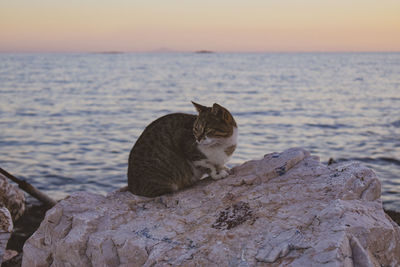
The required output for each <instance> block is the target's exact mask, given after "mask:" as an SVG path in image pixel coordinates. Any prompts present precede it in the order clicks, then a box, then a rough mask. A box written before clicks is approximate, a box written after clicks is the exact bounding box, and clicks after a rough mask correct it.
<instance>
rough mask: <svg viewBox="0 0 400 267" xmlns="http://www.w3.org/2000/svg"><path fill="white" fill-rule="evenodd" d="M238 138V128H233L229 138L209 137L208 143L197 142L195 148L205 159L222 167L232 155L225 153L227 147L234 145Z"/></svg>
mask: <svg viewBox="0 0 400 267" xmlns="http://www.w3.org/2000/svg"><path fill="white" fill-rule="evenodd" d="M237 138H238V129H237V128H234V129H233V134H232V136H230V137H229V138H219V139H214V140H213V139H210V141H211V142H209V144H202V143H200V144H198V146H197V148H198V149H199V150H200V151H201V152H202V153H203V154H204V155H205V156H206V157H207V161H208V162H209V163H211V164H214V165H216V166H221V167H223V166H224V165H225V163H227V162H228V161H229V160H230V159H231V156H232V153H227V152H226V151H227V149H229V148H232V146H236V144H237Z"/></svg>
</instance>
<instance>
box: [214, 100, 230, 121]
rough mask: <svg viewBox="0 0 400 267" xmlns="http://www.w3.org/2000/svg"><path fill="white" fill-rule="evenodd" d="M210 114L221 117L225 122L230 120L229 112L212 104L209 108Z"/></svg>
mask: <svg viewBox="0 0 400 267" xmlns="http://www.w3.org/2000/svg"><path fill="white" fill-rule="evenodd" d="M211 112H212V113H214V114H215V115H217V116H220V117H222V118H223V119H224V120H226V121H229V119H230V116H229V112H228V111H227V110H226V109H225V108H224V107H223V106H221V105H219V104H217V103H214V105H213V106H212V108H211Z"/></svg>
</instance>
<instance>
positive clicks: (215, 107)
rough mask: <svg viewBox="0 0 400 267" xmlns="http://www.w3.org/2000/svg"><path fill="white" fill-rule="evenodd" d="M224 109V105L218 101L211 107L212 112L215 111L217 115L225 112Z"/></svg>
mask: <svg viewBox="0 0 400 267" xmlns="http://www.w3.org/2000/svg"><path fill="white" fill-rule="evenodd" d="M224 111H225V109H224V108H223V107H222V106H220V105H218V104H217V103H214V105H213V106H212V108H211V112H212V113H214V114H215V115H218V114H224Z"/></svg>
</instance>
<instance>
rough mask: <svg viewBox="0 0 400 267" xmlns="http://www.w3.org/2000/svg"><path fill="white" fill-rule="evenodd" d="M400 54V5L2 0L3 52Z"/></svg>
mask: <svg viewBox="0 0 400 267" xmlns="http://www.w3.org/2000/svg"><path fill="white" fill-rule="evenodd" d="M159 49H169V50H172V51H194V50H200V49H207V50H213V51H219V52H291V51H294V52H297V51H304V52H309V51H318V52H321V51H400V0H335V1H331V0H318V1H317V0H303V1H301V0H241V1H238V0H229V1H228V0H212V1H211V0H202V1H198V0H197V1H194V0H142V1H139V0H113V1H112V0H109V1H105V0H70V1H61V0H0V52H96V51H97V52H99V51H124V52H145V51H157V50H159Z"/></svg>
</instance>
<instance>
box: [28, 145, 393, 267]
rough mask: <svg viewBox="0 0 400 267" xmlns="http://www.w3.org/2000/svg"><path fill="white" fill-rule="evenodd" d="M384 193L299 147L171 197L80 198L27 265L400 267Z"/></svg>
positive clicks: (351, 170) (373, 182) (58, 213)
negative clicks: (383, 201)
mask: <svg viewBox="0 0 400 267" xmlns="http://www.w3.org/2000/svg"><path fill="white" fill-rule="evenodd" d="M380 191H381V190H380V182H379V180H378V179H377V178H376V176H375V174H374V172H373V171H372V170H370V169H368V168H366V167H364V166H362V165H360V164H359V163H355V162H351V163H343V164H337V165H333V166H326V165H323V164H321V163H320V162H319V160H318V158H316V157H311V156H310V155H309V153H308V152H307V151H305V150H303V149H300V148H296V149H289V150H286V151H284V152H282V153H272V154H268V155H265V157H264V158H263V159H261V160H252V161H249V162H246V163H244V164H242V165H241V166H237V167H235V168H234V169H233V173H232V174H231V175H230V176H228V177H227V178H225V179H222V180H218V181H214V180H210V179H205V180H202V181H200V182H199V183H198V184H196V185H195V186H193V187H191V188H188V189H186V190H183V191H180V192H177V193H175V194H172V195H165V196H161V197H156V198H145V197H138V196H134V195H132V194H131V193H129V192H126V191H125V192H124V191H123V190H119V191H117V192H114V193H111V194H109V195H108V196H107V197H104V196H100V195H96V194H90V193H83V192H78V193H75V194H73V195H71V196H70V197H68V198H66V199H65V200H62V201H60V202H59V203H58V204H57V205H56V206H55V207H53V208H52V209H51V210H50V211H48V212H47V214H46V217H45V219H44V221H43V222H42V224H41V226H40V227H39V229H38V230H37V231H36V232H35V233H34V234H33V236H32V237H31V238H30V239H29V240H28V241H27V242H26V243H25V246H24V256H23V262H22V266H29V267H30V266H321V265H324V266H399V264H400V229H399V227H398V226H397V224H395V223H394V222H393V221H392V220H391V219H390V218H389V217H388V216H386V215H385V213H384V211H383V209H382V203H381V200H380Z"/></svg>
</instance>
